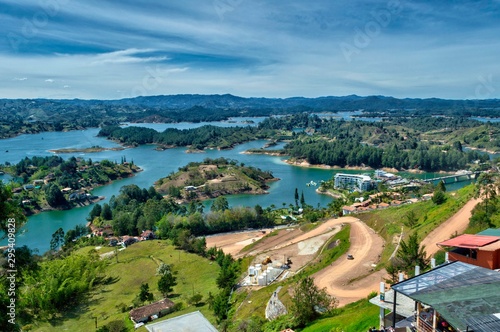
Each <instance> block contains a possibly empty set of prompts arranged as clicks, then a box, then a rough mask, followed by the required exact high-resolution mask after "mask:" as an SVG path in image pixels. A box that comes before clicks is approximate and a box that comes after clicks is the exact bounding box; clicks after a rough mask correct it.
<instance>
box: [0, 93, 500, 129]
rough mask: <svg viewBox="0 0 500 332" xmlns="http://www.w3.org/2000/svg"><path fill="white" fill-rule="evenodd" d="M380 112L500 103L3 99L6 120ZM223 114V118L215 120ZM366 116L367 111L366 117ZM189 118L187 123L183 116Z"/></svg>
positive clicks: (0, 114)
mask: <svg viewBox="0 0 500 332" xmlns="http://www.w3.org/2000/svg"><path fill="white" fill-rule="evenodd" d="M357 110H363V111H364V112H374V113H375V114H378V115H381V114H385V115H406V114H412V115H461V116H474V115H476V116H492V117H499V116H500V100H499V99H485V100H449V99H438V98H427V99H420V98H405V99H398V98H393V97H385V96H367V97H361V96H357V95H350V96H344V97H334V96H327V97H317V98H304V97H292V98H283V99H282V98H243V97H238V96H233V95H230V94H224V95H197V94H182V95H161V96H148V97H136V98H128V99H120V100H82V99H71V100H70V99H0V120H3V121H12V120H17V121H26V120H31V121H60V120H62V119H61V117H65V118H66V120H67V119H68V117H70V118H71V117H73V116H74V117H86V116H92V117H97V118H100V119H104V120H106V119H109V120H111V119H113V120H117V121H151V120H153V121H155V122H176V121H179V120H180V119H182V120H184V121H193V120H198V121H210V120H220V119H223V118H227V117H231V116H239V115H247V116H267V115H272V114H285V113H295V112H307V111H309V112H321V111H324V112H338V111H357ZM216 114H217V116H215V115H216ZM365 114H366V113H365ZM183 117H185V119H184V118H183Z"/></svg>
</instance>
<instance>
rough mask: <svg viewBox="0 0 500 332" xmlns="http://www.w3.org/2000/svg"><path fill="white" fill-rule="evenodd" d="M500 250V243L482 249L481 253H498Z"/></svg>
mask: <svg viewBox="0 0 500 332" xmlns="http://www.w3.org/2000/svg"><path fill="white" fill-rule="evenodd" d="M497 250H500V241H497V242H493V243H490V244H487V245H485V246H484V247H481V251H497Z"/></svg>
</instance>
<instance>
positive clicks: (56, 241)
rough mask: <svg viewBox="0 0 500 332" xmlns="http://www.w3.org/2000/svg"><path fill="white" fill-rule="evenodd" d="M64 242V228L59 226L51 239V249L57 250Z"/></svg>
mask: <svg viewBox="0 0 500 332" xmlns="http://www.w3.org/2000/svg"><path fill="white" fill-rule="evenodd" d="M63 243H64V230H63V229H62V228H61V227H59V229H58V230H57V231H55V232H54V234H52V239H51V240H50V250H57V249H59V247H60V246H61V245H62V244H63Z"/></svg>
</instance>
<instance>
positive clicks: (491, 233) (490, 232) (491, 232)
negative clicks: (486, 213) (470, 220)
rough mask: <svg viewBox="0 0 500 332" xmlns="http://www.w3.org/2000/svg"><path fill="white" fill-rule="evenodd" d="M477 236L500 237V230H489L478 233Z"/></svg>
mask: <svg viewBox="0 0 500 332" xmlns="http://www.w3.org/2000/svg"><path fill="white" fill-rule="evenodd" d="M476 235H489V236H498V237H500V228H488V229H486V230H484V231H482V232H479V233H477V234H476Z"/></svg>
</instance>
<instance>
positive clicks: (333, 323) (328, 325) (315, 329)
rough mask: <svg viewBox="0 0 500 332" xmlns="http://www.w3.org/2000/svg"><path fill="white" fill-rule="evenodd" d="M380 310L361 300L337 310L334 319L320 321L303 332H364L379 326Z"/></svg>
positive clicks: (302, 331)
mask: <svg viewBox="0 0 500 332" xmlns="http://www.w3.org/2000/svg"><path fill="white" fill-rule="evenodd" d="M378 313H379V308H378V307H377V306H375V305H373V304H371V303H370V302H368V300H366V299H364V300H360V301H357V302H354V303H351V304H348V305H346V306H345V307H342V308H340V309H336V310H335V312H334V313H333V317H327V318H322V319H318V320H316V321H315V322H313V323H312V324H310V325H309V326H307V327H306V328H304V329H302V330H298V331H301V332H329V331H343V332H362V331H368V329H369V328H370V327H372V326H378V325H379V319H378Z"/></svg>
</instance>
